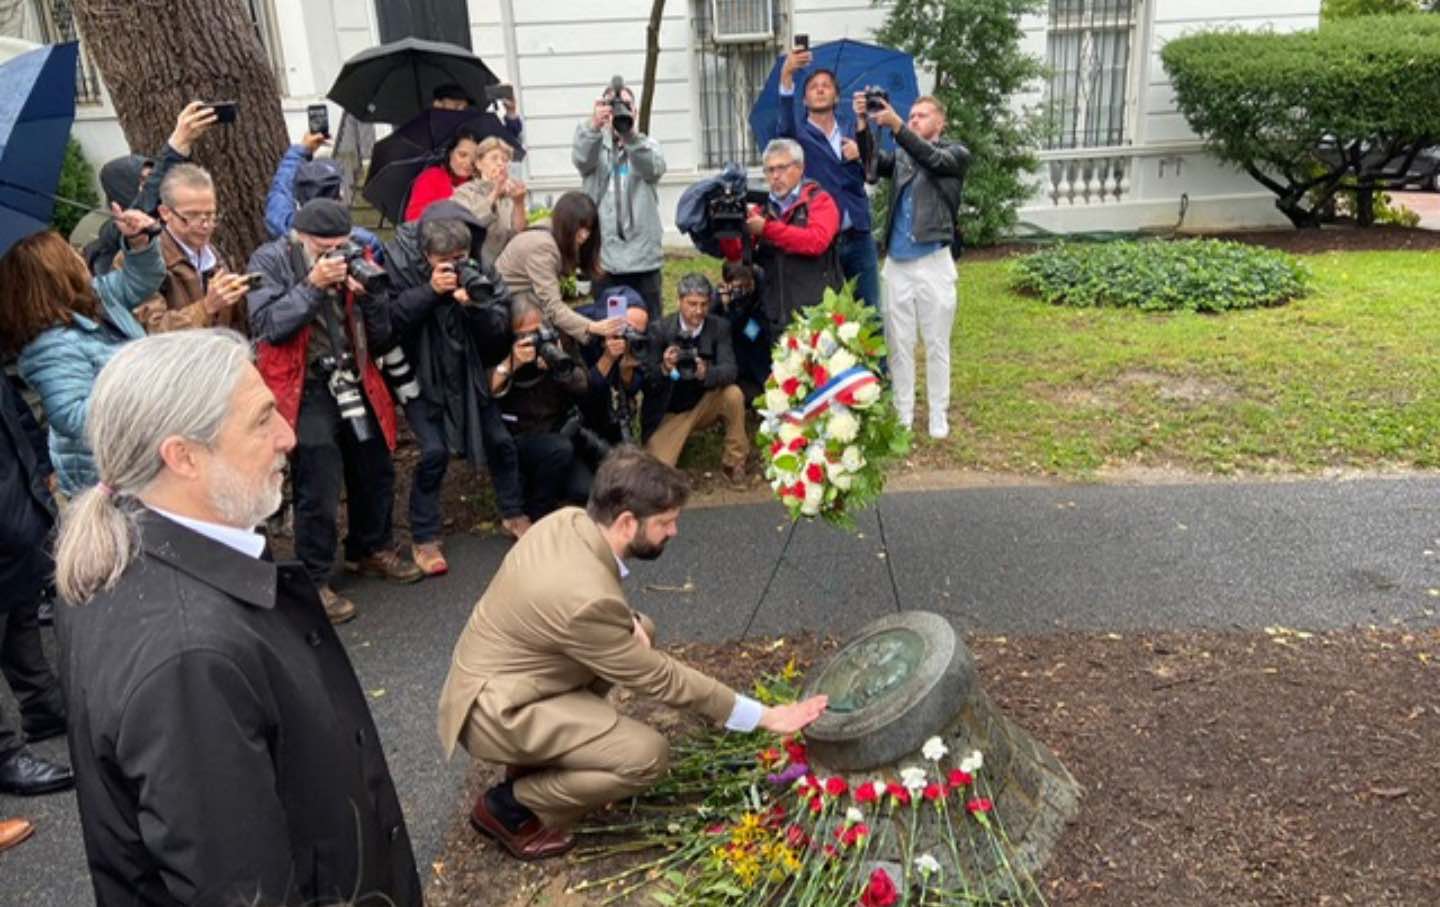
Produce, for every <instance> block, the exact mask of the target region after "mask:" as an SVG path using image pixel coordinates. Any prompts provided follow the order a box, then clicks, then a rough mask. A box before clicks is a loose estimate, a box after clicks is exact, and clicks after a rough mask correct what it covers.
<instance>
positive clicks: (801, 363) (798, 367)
mask: <svg viewBox="0 0 1440 907" xmlns="http://www.w3.org/2000/svg"><path fill="white" fill-rule="evenodd" d="M785 368H786V370H787V371H789V372H790V374H792V375H796V376H798V375H801V374H803V373H804V372H805V354H804V353H802V352H800V351H799V350H791V351H790V352H789V353H787V354H786V356H785Z"/></svg>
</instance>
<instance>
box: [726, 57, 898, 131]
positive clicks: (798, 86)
mask: <svg viewBox="0 0 1440 907" xmlns="http://www.w3.org/2000/svg"><path fill="white" fill-rule="evenodd" d="M810 52H811V55H812V59H811V61H810V66H809V67H807V68H806V69H802V70H800V71H799V72H797V73H795V95H796V100H795V109H796V111H797V112H798V113H799V116H800V118H801V120H802V121H803V118H804V116H805V108H804V104H803V103H802V102H803V101H804V94H805V80H806V79H807V78H809V77H810V74H811V73H813V72H815V70H817V69H828V70H830V71H831V72H833V73H835V81H836V82H838V83H839V87H840V97H839V100H838V101H837V102H836V106H835V116H836V118H837V119H839V121H840V130H841V132H843V133H844V134H846V135H853V134H854V127H855V112H854V111H853V110H852V109H851V108H850V97H851V95H853V94H854V93H855V92H857V91H863V90H864V89H865V88H866V87H868V86H878V87H880V88H883V89H885V90H886V91H888V92H890V106H891V107H894V108H895V112H896V113H898V114H900V118H901V119H902V120H903V119H904V118H905V117H907V116H909V115H910V105H911V104H914V103H915V99H916V98H918V97H920V83H919V82H917V81H916V79H915V58H914V57H912V56H910V55H909V54H907V53H903V52H901V51H898V50H891V49H890V48H888V47H876V46H875V45H874V44H866V43H864V42H862V41H851V40H849V39H848V38H847V39H845V40H842V41H829V42H826V43H825V44H817V45H815V46H814V47H812V48H810ZM784 62H785V58H784V57H780V58H779V59H777V60H776V61H775V65H774V67H772V68H771V70H770V76H769V78H767V79H766V80H765V88H764V89H763V90H761V92H760V97H758V98H756V99H755V106H753V107H751V108H750V132H751V133H752V134H753V135H754V136H755V145H756V147H757V148H758V149H759V150H761V151H763V150H765V146H766V144H768V143H769V141H770V140H771V139H773V138H775V137H777V136H778V135H779V134H780V128H779V125H778V124H779V116H780V67H781V66H782V64H784ZM881 131H882V133H884V139H883V140H882V142H883V143H884V144H885V146H886V147H890V146H891V145H892V143H893V141H894V139H893V138H891V136H890V135H889V131H888V130H881Z"/></svg>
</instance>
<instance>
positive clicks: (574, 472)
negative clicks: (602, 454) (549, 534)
mask: <svg viewBox="0 0 1440 907" xmlns="http://www.w3.org/2000/svg"><path fill="white" fill-rule="evenodd" d="M515 449H516V451H517V452H518V453H519V456H520V478H521V482H522V483H523V485H524V489H525V515H526V516H528V517H529V518H530V519H531V520H538V519H540V518H541V517H543V516H544V515H545V514H547V513H550V512H551V511H553V510H555V509H557V508H559V507H560V506H561V505H563V504H584V503H585V501H586V500H588V499H589V497H590V480H591V478H593V477H592V475H591V473H590V468H589V467H588V466H586V465H585V463H584V462H583V461H582V460H581V459H580V458H579V457H577V456H576V455H575V445H574V444H573V443H571V441H570V439H569V438H567V437H565V436H564V435H559V434H554V433H552V432H545V433H537V434H531V435H521V436H520V437H518V438H516V439H515Z"/></svg>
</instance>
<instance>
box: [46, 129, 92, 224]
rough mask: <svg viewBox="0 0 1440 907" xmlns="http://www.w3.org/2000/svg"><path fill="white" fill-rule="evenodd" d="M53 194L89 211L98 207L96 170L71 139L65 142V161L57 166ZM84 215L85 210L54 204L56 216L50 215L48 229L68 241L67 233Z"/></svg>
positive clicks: (77, 143)
mask: <svg viewBox="0 0 1440 907" xmlns="http://www.w3.org/2000/svg"><path fill="white" fill-rule="evenodd" d="M55 194H56V195H58V196H59V197H61V198H68V199H70V200H71V201H73V202H80V203H81V204H85V205H89V206H90V207H92V208H94V207H96V206H97V205H99V204H100V195H99V193H97V192H96V191H95V168H94V167H91V166H90V162H89V161H87V160H85V152H84V151H82V150H80V143H79V142H77V141H75V140H74V139H70V140H69V141H68V142H66V143H65V159H64V160H63V161H62V162H61V164H60V183H59V185H58V186H57V188H56V189H55ZM84 216H85V211H84V210H82V209H80V208H77V207H75V206H74V205H66V204H63V203H61V202H56V203H55V213H54V214H52V215H51V216H50V226H52V227H54V228H55V230H56V232H58V233H59V234H60V235H61V236H64V237H66V238H67V239H68V238H69V236H70V231H71V230H74V229H75V225H76V224H78V223H80V219H81V218H83V217H84Z"/></svg>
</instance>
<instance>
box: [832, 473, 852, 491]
mask: <svg viewBox="0 0 1440 907" xmlns="http://www.w3.org/2000/svg"><path fill="white" fill-rule="evenodd" d="M830 484H831V485H834V486H835V487H836V488H838V489H840V490H841V491H849V490H850V487H851V486H852V485H854V484H855V477H854V476H852V475H850V474H849V473H845V472H842V473H840V474H838V475H834V474H832V475H831V476H830Z"/></svg>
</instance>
